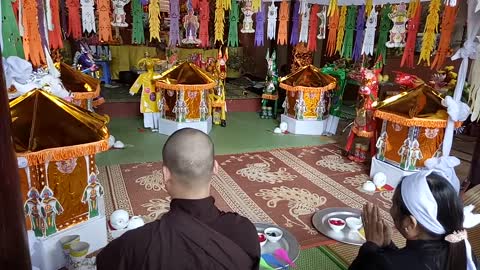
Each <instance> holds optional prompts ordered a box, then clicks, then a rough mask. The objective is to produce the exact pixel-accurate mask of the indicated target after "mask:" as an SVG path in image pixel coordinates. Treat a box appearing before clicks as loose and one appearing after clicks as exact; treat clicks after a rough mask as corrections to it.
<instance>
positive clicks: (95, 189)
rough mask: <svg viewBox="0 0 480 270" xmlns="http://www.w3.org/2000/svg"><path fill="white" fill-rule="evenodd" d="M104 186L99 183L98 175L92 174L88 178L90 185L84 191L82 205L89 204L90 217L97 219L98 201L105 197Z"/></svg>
mask: <svg viewBox="0 0 480 270" xmlns="http://www.w3.org/2000/svg"><path fill="white" fill-rule="evenodd" d="M104 193H105V192H104V190H103V186H102V185H101V184H100V183H98V179H97V175H96V174H95V173H91V174H90V176H89V177H88V185H87V187H85V190H84V191H83V197H82V203H88V217H89V218H92V217H96V216H98V215H99V212H98V200H99V198H101V197H103V194H104Z"/></svg>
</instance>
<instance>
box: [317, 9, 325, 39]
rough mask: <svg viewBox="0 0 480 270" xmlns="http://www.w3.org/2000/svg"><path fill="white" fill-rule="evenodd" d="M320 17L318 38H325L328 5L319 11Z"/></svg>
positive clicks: (318, 15)
mask: <svg viewBox="0 0 480 270" xmlns="http://www.w3.org/2000/svg"><path fill="white" fill-rule="evenodd" d="M317 17H318V21H319V23H318V35H317V38H318V39H325V33H326V31H327V30H326V27H327V6H322V10H321V11H320V12H319V13H317Z"/></svg>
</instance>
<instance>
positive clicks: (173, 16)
mask: <svg viewBox="0 0 480 270" xmlns="http://www.w3.org/2000/svg"><path fill="white" fill-rule="evenodd" d="M152 2H156V4H157V5H156V6H158V11H159V13H158V14H160V6H159V5H158V0H151V2H150V5H152ZM159 16H160V15H159ZM179 23H180V3H179V0H170V33H169V39H170V40H169V43H168V44H169V45H170V46H176V45H178V44H180V25H179ZM159 39H160V37H159Z"/></svg>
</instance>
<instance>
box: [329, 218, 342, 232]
mask: <svg viewBox="0 0 480 270" xmlns="http://www.w3.org/2000/svg"><path fill="white" fill-rule="evenodd" d="M328 225H329V226H330V228H332V230H333V231H335V232H340V231H341V230H343V228H345V225H346V222H345V220H343V219H341V218H329V219H328Z"/></svg>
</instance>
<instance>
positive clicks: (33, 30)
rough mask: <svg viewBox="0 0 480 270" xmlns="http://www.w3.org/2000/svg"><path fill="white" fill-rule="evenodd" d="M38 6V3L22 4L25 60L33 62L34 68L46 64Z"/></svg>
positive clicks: (26, 2)
mask: <svg viewBox="0 0 480 270" xmlns="http://www.w3.org/2000/svg"><path fill="white" fill-rule="evenodd" d="M37 5H38V3H37V2H36V1H25V2H22V6H21V13H22V16H21V18H22V25H23V27H24V29H23V30H24V32H23V49H24V51H25V59H26V60H29V61H30V62H32V65H33V66H34V67H39V66H41V65H42V64H45V63H46V60H45V52H44V50H43V47H42V39H41V37H40V32H39V31H38V27H39V16H38V9H37Z"/></svg>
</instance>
